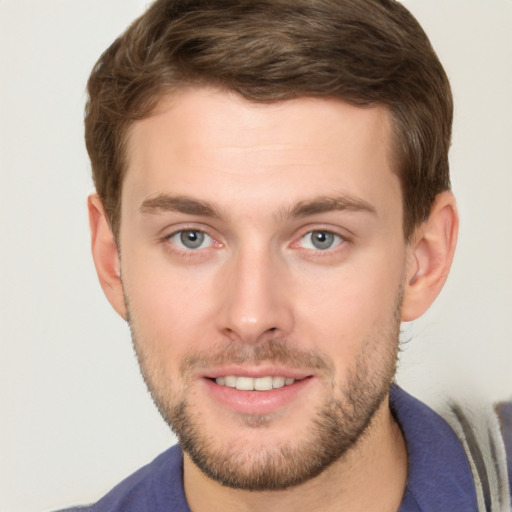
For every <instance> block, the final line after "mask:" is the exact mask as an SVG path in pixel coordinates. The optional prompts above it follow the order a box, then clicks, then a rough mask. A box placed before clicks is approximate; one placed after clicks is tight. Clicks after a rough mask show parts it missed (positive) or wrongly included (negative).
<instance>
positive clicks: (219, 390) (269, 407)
mask: <svg viewBox="0 0 512 512" xmlns="http://www.w3.org/2000/svg"><path fill="white" fill-rule="evenodd" d="M203 381H204V382H205V384H206V386H207V388H208V391H209V393H210V394H211V395H212V396H213V398H214V399H215V400H216V401H217V402H219V403H220V404H221V405H223V406H226V407H228V408H229V409H231V410H232V411H234V412H237V413H240V414H251V415H261V414H271V413H273V412H276V411H277V410H279V409H280V408H282V407H285V406H286V405H288V404H289V403H291V402H293V401H294V400H296V399H297V398H298V397H297V395H298V394H299V393H300V394H302V393H303V392H304V390H305V389H306V388H307V387H309V386H310V385H311V384H312V381H313V378H312V377H308V378H305V379H301V380H298V381H295V382H294V383H293V384H290V385H289V386H283V387H282V388H275V389H271V390H269V391H241V390H238V389H236V388H230V387H228V386H219V385H218V384H216V383H215V381H213V380H211V379H203Z"/></svg>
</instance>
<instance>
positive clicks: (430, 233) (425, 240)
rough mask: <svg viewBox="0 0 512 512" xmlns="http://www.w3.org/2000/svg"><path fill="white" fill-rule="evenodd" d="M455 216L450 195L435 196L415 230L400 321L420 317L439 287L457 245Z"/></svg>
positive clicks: (455, 209) (452, 199) (434, 297)
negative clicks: (427, 212)
mask: <svg viewBox="0 0 512 512" xmlns="http://www.w3.org/2000/svg"><path fill="white" fill-rule="evenodd" d="M458 225H459V220H458V215H457V207H456V204H455V198H454V197H453V194H452V193H451V192H442V193H441V194H439V195H438V196H437V197H436V200H435V202H434V205H433V207H432V210H431V213H430V215H429V218H428V219H427V220H426V221H425V222H424V223H423V224H421V225H420V226H418V228H417V229H416V231H415V233H414V235H413V237H412V238H411V242H410V245H409V254H408V262H407V271H406V278H405V288H404V300H403V304H402V321H403V322H409V321H411V320H415V319H416V318H418V317H420V316H421V315H422V314H423V313H425V311H426V310H427V309H428V308H429V307H430V305H431V304H432V303H433V302H434V300H435V299H436V297H437V296H438V295H439V293H440V291H441V289H442V288H443V285H444V283H445V282H446V278H447V277H448V273H449V271H450V267H451V264H452V261H453V255H454V252H455V246H456V244H457V232H458Z"/></svg>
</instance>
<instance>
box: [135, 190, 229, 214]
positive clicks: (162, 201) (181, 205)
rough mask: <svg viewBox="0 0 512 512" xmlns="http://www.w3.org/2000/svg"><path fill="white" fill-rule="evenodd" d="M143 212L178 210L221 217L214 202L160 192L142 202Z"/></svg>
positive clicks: (140, 209)
mask: <svg viewBox="0 0 512 512" xmlns="http://www.w3.org/2000/svg"><path fill="white" fill-rule="evenodd" d="M139 211H140V212H141V213H149V214H154V213H161V212H178V213H185V214H188V215H198V216H201V217H213V218H219V217H221V214H220V212H219V210H218V209H217V208H216V207H215V206H214V205H212V204H210V203H208V202H206V201H201V200H199V199H193V198H191V197H187V196H168V195H165V194H160V195H158V196H156V197H153V198H150V199H146V200H145V201H143V202H142V204H141V206H140V208H139Z"/></svg>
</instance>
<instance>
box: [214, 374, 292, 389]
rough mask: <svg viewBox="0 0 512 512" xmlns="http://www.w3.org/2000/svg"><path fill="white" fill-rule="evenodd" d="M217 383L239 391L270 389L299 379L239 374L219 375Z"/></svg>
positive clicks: (289, 384)
mask: <svg viewBox="0 0 512 512" xmlns="http://www.w3.org/2000/svg"><path fill="white" fill-rule="evenodd" d="M214 380H215V383H216V384H218V385H219V386H225V387H228V388H234V389H238V390H239V391H270V390H271V389H279V388H282V387H285V386H291V385H292V384H294V383H295V382H296V381H297V380H298V379H293V378H291V377H283V376H272V375H268V376H263V377H246V376H241V375H240V376H237V375H226V376H225V377H217V378H216V379H214Z"/></svg>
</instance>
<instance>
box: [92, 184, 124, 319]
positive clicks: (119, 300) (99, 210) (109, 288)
mask: <svg viewBox="0 0 512 512" xmlns="http://www.w3.org/2000/svg"><path fill="white" fill-rule="evenodd" d="M87 208H88V210H89V226H90V229H91V249H92V257H93V259H94V265H95V266H96V272H97V274H98V278H99V281H100V284H101V287H102V288H103V292H104V293H105V295H106V296H107V299H108V301H109V302H110V304H112V307H113V308H114V309H115V310H116V311H117V312H118V313H119V314H120V315H121V316H122V317H123V318H124V319H125V320H126V307H125V303H124V295H123V284H122V282H121V265H120V259H119V252H118V248H117V244H116V242H115V239H114V235H113V233H112V230H111V229H110V223H109V221H108V219H107V216H106V214H105V209H104V208H103V204H102V202H101V199H100V198H99V196H98V195H97V194H92V195H90V196H89V199H88V201H87Z"/></svg>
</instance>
